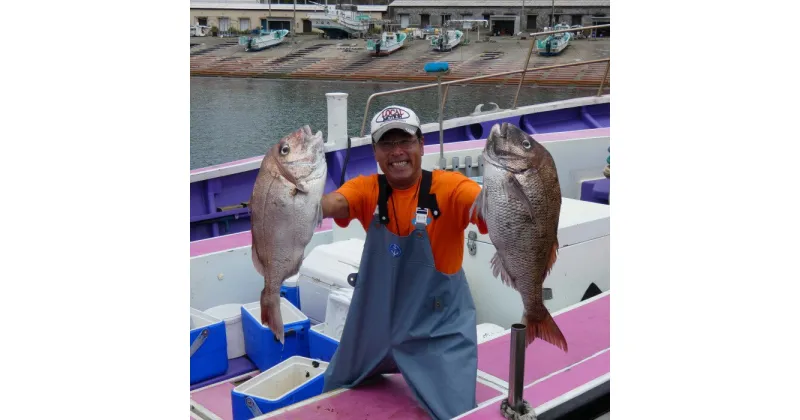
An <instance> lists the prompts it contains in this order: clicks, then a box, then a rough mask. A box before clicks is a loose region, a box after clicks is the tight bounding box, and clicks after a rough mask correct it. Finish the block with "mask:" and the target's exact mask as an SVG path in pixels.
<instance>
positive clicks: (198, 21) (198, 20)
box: [197, 17, 208, 26]
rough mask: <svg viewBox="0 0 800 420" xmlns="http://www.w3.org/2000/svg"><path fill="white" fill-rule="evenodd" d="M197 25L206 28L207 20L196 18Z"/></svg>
mask: <svg viewBox="0 0 800 420" xmlns="http://www.w3.org/2000/svg"><path fill="white" fill-rule="evenodd" d="M197 24H198V25H200V26H208V18H207V17H199V18H197Z"/></svg>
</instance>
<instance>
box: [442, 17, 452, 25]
mask: <svg viewBox="0 0 800 420" xmlns="http://www.w3.org/2000/svg"><path fill="white" fill-rule="evenodd" d="M449 20H450V15H442V25H444V24H445V23H447V21H449Z"/></svg>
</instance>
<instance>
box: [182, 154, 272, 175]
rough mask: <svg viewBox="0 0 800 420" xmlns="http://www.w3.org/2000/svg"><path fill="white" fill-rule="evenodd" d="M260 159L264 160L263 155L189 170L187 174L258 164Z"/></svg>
mask: <svg viewBox="0 0 800 420" xmlns="http://www.w3.org/2000/svg"><path fill="white" fill-rule="evenodd" d="M262 159H264V155H261V156H254V157H251V158H247V159H240V160H234V161H232V162H225V163H220V164H219V165H211V166H206V167H205V168H197V169H193V170H191V171H190V172H189V173H190V174H198V173H201V172H206V171H211V170H214V169H222V168H227V167H229V166H234V165H239V164H242V163H248V162H258V161H261V160H262Z"/></svg>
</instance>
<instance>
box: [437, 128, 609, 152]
mask: <svg viewBox="0 0 800 420" xmlns="http://www.w3.org/2000/svg"><path fill="white" fill-rule="evenodd" d="M610 132H611V129H609V128H590V129H587V130H574V131H561V132H557V133H547V134H536V135H534V136H533V138H534V139H536V141H539V142H543V141H556V140H569V139H579V138H583V137H591V136H607V135H609V133H610ZM485 144H486V139H482V140H467V141H459V142H455V143H447V144H444V145H443V148H444V151H445V152H454V151H456V150H466V149H478V148H483V146H484V145H485ZM438 151H439V144H438V143H435V144H428V145H426V146H425V153H436V152H438Z"/></svg>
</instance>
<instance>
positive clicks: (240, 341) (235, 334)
mask: <svg viewBox="0 0 800 420" xmlns="http://www.w3.org/2000/svg"><path fill="white" fill-rule="evenodd" d="M203 312H204V313H205V314H207V315H211V316H213V317H214V318H217V319H221V320H223V321H225V334H226V338H227V340H228V359H235V358H237V357H242V356H244V355H245V350H244V332H243V331H242V304H241V303H229V304H225V305H219V306H215V307H213V308H209V309H206V310H205V311H203Z"/></svg>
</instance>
